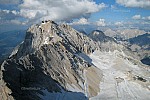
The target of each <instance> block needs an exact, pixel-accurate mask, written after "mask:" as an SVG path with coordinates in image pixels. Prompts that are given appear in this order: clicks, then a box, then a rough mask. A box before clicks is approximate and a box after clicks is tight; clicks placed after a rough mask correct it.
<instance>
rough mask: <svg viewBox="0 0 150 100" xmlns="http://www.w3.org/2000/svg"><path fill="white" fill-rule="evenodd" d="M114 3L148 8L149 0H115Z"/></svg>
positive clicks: (149, 7)
mask: <svg viewBox="0 0 150 100" xmlns="http://www.w3.org/2000/svg"><path fill="white" fill-rule="evenodd" d="M116 3H118V4H120V5H123V6H125V7H139V8H146V9H150V0H116Z"/></svg>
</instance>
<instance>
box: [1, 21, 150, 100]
mask: <svg viewBox="0 0 150 100" xmlns="http://www.w3.org/2000/svg"><path fill="white" fill-rule="evenodd" d="M136 57H137V56H136V55H134V54H132V52H131V51H129V50H128V49H127V48H126V47H125V46H123V45H122V44H119V43H117V42H116V41H115V40H114V39H113V38H110V37H108V36H105V35H104V34H103V33H102V32H101V31H94V32H93V33H91V35H89V36H87V35H84V34H82V33H80V32H78V31H76V30H75V29H73V28H71V27H70V26H69V25H66V24H61V25H58V24H56V23H55V22H53V21H51V20H48V21H42V23H40V24H37V25H32V26H31V27H30V28H29V29H28V30H27V32H26V37H25V40H24V41H23V42H22V43H21V44H20V45H19V46H17V47H16V48H15V49H14V51H13V52H12V54H11V55H10V56H9V58H8V59H7V60H5V61H4V62H3V64H2V65H1V70H2V76H3V77H2V79H3V81H4V82H5V83H6V85H5V86H6V87H7V88H8V89H9V91H8V92H7V93H6V94H10V96H11V97H10V98H12V99H16V100H27V99H29V100H41V99H42V100H49V99H50V100H57V99H58V100H61V99H62V98H63V100H78V99H79V100H88V99H89V98H90V99H98V98H99V99H110V100H111V99H114V100H116V99H119V98H123V96H125V95H123V92H121V91H124V90H125V91H126V92H128V89H126V88H129V87H126V85H125V84H126V83H124V82H126V81H127V82H128V81H130V82H131V81H132V82H134V83H133V84H130V83H129V84H127V85H130V86H131V87H133V88H135V87H134V84H138V85H137V86H142V87H141V89H140V91H143V90H145V91H146V92H145V94H143V95H144V96H145V98H148V96H149V91H148V90H147V89H148V88H149V78H148V77H149V76H150V74H149V69H148V67H147V66H144V65H142V64H141V63H140V62H139V60H138V59H137V58H136ZM139 68H142V71H140V70H139ZM134 70H137V71H134ZM113 73H114V74H113ZM119 73H120V74H119ZM137 73H140V75H139V74H137ZM127 74H128V75H130V77H128V75H127ZM107 75H108V76H107ZM122 82H123V83H122ZM107 85H110V88H109V87H108V88H107ZM117 85H119V86H120V87H115V86H117ZM117 88H118V89H122V88H123V89H124V90H120V91H119V92H117V93H120V94H117V93H116V92H115V91H116V90H117ZM109 89H111V90H112V92H106V91H108V90H109ZM133 91H135V93H141V92H136V91H138V89H137V90H135V89H133ZM108 95H109V96H108ZM116 95H118V96H116ZM120 96H121V97H120ZM129 96H131V97H130V98H129V99H135V98H138V97H134V96H132V94H129ZM138 99H140V98H138Z"/></svg>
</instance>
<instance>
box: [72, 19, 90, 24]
mask: <svg viewBox="0 0 150 100" xmlns="http://www.w3.org/2000/svg"><path fill="white" fill-rule="evenodd" d="M87 24H89V22H88V19H86V18H80V19H79V20H78V21H75V22H73V23H72V25H87Z"/></svg>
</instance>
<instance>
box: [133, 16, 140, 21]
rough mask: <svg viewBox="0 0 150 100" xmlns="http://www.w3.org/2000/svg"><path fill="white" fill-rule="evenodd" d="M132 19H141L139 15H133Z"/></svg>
mask: <svg viewBox="0 0 150 100" xmlns="http://www.w3.org/2000/svg"><path fill="white" fill-rule="evenodd" d="M132 19H135V20H138V19H141V15H134V16H133V17H132Z"/></svg>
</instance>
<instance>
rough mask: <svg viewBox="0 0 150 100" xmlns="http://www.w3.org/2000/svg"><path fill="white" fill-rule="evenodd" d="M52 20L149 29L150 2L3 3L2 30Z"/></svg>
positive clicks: (27, 0) (44, 0) (0, 9)
mask: <svg viewBox="0 0 150 100" xmlns="http://www.w3.org/2000/svg"><path fill="white" fill-rule="evenodd" d="M48 19H50V20H54V21H56V22H64V21H65V22H69V24H71V25H73V24H75V25H97V26H102V27H106V26H107V27H109V26H115V27H120V26H122V27H123V26H124V27H127V26H128V27H127V28H130V27H131V26H132V27H135V26H136V28H141V27H144V28H145V29H149V27H150V0H0V23H1V24H0V26H1V27H0V31H3V30H5V26H7V27H9V26H11V25H13V26H14V27H15V26H16V29H17V28H22V27H25V26H27V27H28V26H29V25H31V24H34V23H39V22H40V21H42V20H48ZM138 24H139V25H138ZM18 26H19V27H18ZM14 27H13V28H12V30H13V29H14V30H15V28H14ZM9 29H11V28H9Z"/></svg>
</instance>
